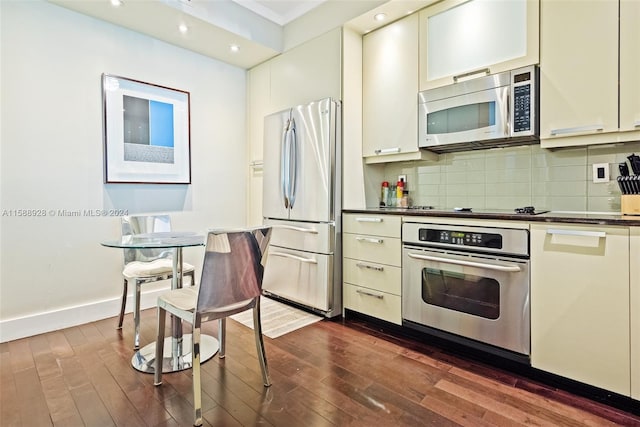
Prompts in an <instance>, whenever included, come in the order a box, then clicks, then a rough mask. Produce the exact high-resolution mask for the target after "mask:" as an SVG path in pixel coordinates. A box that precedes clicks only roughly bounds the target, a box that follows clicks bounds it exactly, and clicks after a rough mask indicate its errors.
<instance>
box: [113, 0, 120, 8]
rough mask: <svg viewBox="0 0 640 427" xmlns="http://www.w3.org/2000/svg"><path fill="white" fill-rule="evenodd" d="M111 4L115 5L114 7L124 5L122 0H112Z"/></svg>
mask: <svg viewBox="0 0 640 427" xmlns="http://www.w3.org/2000/svg"><path fill="white" fill-rule="evenodd" d="M111 6H114V7H118V6H122V0H111Z"/></svg>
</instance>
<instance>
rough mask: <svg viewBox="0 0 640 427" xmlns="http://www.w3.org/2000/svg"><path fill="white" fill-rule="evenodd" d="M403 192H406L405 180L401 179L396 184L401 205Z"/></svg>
mask: <svg viewBox="0 0 640 427" xmlns="http://www.w3.org/2000/svg"><path fill="white" fill-rule="evenodd" d="M402 193H404V180H403V179H401V180H400V181H398V184H397V186H396V200H397V202H396V203H397V204H398V206H400V201H401V200H402Z"/></svg>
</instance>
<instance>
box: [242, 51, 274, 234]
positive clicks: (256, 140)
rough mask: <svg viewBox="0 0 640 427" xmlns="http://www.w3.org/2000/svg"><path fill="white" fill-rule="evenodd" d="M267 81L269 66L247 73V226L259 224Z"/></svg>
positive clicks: (268, 101) (268, 94) (265, 65)
mask: <svg viewBox="0 0 640 427" xmlns="http://www.w3.org/2000/svg"><path fill="white" fill-rule="evenodd" d="M270 79H271V70H270V65H269V63H264V64H261V65H258V66H256V67H254V68H252V69H251V70H249V72H248V73H247V123H248V128H247V133H248V135H247V139H248V143H249V147H248V148H249V149H248V150H247V152H248V156H247V163H248V176H249V183H248V191H247V224H248V225H250V226H255V225H260V224H262V134H263V128H264V116H266V115H267V114H269V113H270V112H271V111H270V110H271V104H270V87H271V84H270Z"/></svg>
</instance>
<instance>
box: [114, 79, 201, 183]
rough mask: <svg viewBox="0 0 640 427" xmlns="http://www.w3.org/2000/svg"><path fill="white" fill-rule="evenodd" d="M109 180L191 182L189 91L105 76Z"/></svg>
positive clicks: (115, 181)
mask: <svg viewBox="0 0 640 427" xmlns="http://www.w3.org/2000/svg"><path fill="white" fill-rule="evenodd" d="M102 91H103V102H104V182H105V183H132V184H133V183H151V184H190V183H191V152H190V118H189V101H190V98H189V92H185V91H182V90H178V89H171V88H168V87H164V86H159V85H154V84H150V83H145V82H141V81H138V80H132V79H127V78H124V77H118V76H113V75H109V74H103V75H102Z"/></svg>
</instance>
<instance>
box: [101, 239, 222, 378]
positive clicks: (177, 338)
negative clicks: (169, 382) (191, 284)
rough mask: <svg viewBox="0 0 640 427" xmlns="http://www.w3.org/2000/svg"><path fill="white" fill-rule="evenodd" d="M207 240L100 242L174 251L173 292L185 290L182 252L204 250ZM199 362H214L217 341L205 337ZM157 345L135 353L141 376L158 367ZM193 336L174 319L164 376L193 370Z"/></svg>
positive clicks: (127, 246)
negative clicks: (198, 248)
mask: <svg viewBox="0 0 640 427" xmlns="http://www.w3.org/2000/svg"><path fill="white" fill-rule="evenodd" d="M204 244H205V236H202V235H199V234H196V233H193V232H159V233H145V234H132V235H128V236H123V237H122V238H121V239H120V240H110V241H105V242H101V245H102V246H106V247H109V248H119V249H173V262H172V269H173V274H172V279H171V289H178V288H181V287H182V248H187V247H193V246H204ZM200 346H201V350H200V360H201V362H204V361H206V360H209V359H211V358H212V357H213V356H214V355H215V354H216V353H217V352H218V350H219V344H218V340H217V339H215V338H214V337H212V336H209V335H204V334H203V335H202V336H201V342H200ZM155 358H156V344H155V342H153V343H151V344H148V345H146V346H144V347H142V348H141V349H140V350H138V351H136V352H135V353H134V355H133V357H132V358H131V365H132V366H133V367H134V368H135V369H137V370H138V371H141V372H146V373H149V374H152V373H153V372H154V367H155ZM191 365H192V364H191V334H183V333H182V322H181V321H180V319H179V318H177V317H174V316H171V336H170V337H167V338H165V344H164V354H163V360H162V372H163V373H168V372H176V371H181V370H183V369H189V368H191Z"/></svg>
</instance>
